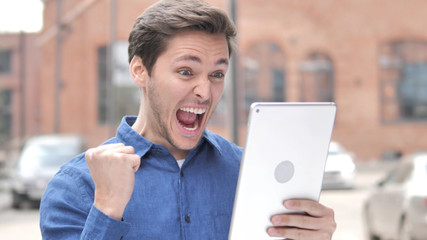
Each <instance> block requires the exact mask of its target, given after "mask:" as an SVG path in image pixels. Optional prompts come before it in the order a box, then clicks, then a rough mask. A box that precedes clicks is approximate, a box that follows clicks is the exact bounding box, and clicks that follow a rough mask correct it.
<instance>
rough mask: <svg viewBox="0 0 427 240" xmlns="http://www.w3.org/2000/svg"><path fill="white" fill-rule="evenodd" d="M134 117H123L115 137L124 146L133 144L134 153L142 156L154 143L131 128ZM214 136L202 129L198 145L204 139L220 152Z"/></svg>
mask: <svg viewBox="0 0 427 240" xmlns="http://www.w3.org/2000/svg"><path fill="white" fill-rule="evenodd" d="M136 118H137V117H136V116H125V117H123V118H122V121H121V123H120V125H119V127H118V129H117V135H116V137H117V139H118V140H119V142H122V143H123V144H125V145H126V146H133V147H134V148H135V154H137V155H139V156H140V157H142V156H144V155H145V154H146V153H147V152H148V151H149V150H150V148H151V147H152V146H153V145H154V144H153V143H152V142H150V141H149V140H147V139H146V138H145V137H143V136H141V135H140V134H139V133H137V132H136V131H135V130H133V128H132V125H133V124H134V123H135V121H136ZM215 136H216V135H215V134H214V133H212V132H210V131H208V130H204V132H203V136H202V139H201V140H200V143H199V144H198V145H200V144H201V143H202V142H203V141H206V142H207V143H208V144H209V145H211V146H212V147H213V148H214V149H216V150H217V151H218V152H219V153H220V154H221V148H220V147H219V143H218V139H217V138H216V137H215Z"/></svg>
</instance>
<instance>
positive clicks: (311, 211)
mask: <svg viewBox="0 0 427 240" xmlns="http://www.w3.org/2000/svg"><path fill="white" fill-rule="evenodd" d="M283 205H284V206H285V208H287V209H289V210H299V211H303V212H306V213H307V214H308V215H310V216H313V217H325V216H332V217H333V214H334V212H333V210H332V209H330V208H328V207H325V206H323V205H322V204H320V203H318V202H316V201H313V200H308V199H291V200H286V201H285V202H284V204H283Z"/></svg>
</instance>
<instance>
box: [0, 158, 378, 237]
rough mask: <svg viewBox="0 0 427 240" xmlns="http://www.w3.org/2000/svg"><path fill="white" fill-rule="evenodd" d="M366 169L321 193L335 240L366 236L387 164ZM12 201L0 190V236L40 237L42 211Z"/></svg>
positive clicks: (321, 200)
mask: <svg viewBox="0 0 427 240" xmlns="http://www.w3.org/2000/svg"><path fill="white" fill-rule="evenodd" d="M364 168H366V169H369V166H368V167H364ZM366 169H364V170H362V171H360V172H358V174H357V175H356V188H355V189H350V190H325V191H323V192H322V194H321V197H320V202H321V203H322V204H324V205H326V206H328V207H331V208H333V209H334V210H335V220H336V222H337V225H338V226H337V230H336V232H335V234H334V237H333V240H366V239H365V236H364V224H363V220H362V211H361V209H362V206H363V202H364V199H365V198H366V196H367V194H368V193H369V190H370V188H372V186H373V184H374V183H375V182H376V181H378V180H379V179H380V178H381V177H382V176H383V170H384V168H378V167H375V169H383V170H375V171H372V170H368V171H367V170H366ZM10 201H11V198H10V196H9V195H8V194H7V193H6V192H5V191H1V190H0V239H13V240H40V239H41V235H40V230H39V211H38V210H36V209H22V210H14V209H11V208H10V207H9V206H10ZM2 205H3V206H2Z"/></svg>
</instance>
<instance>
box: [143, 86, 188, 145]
mask: <svg viewBox="0 0 427 240" xmlns="http://www.w3.org/2000/svg"><path fill="white" fill-rule="evenodd" d="M152 81H153V80H152V79H150V80H149V83H148V87H147V88H148V91H147V96H148V102H149V105H150V108H151V112H152V114H153V117H154V120H155V123H154V127H155V129H156V130H155V132H156V133H158V134H159V135H160V137H161V138H163V139H165V140H166V141H167V142H168V143H169V144H170V145H171V146H172V147H174V148H176V149H178V150H185V151H187V150H191V149H183V148H181V147H179V145H178V144H177V143H176V142H175V141H174V139H173V138H172V136H171V135H172V134H171V133H170V131H169V130H168V128H167V126H168V125H167V123H166V122H165V121H164V119H162V117H161V116H162V111H165V106H163V105H162V104H161V103H160V102H159V101H158V99H160V95H159V93H158V91H157V88H156V87H155V84H154V83H153V82H152ZM164 116H165V117H167V116H168V114H167V113H165V114H164Z"/></svg>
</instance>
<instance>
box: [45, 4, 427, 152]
mask: <svg viewBox="0 0 427 240" xmlns="http://www.w3.org/2000/svg"><path fill="white" fill-rule="evenodd" d="M154 2H155V1H149V0H144V1H142V0H138V1H137V0H128V1H111V0H84V1H79V0H47V1H45V12H44V27H43V30H42V32H41V33H40V34H39V36H38V40H37V46H38V48H39V49H40V51H41V56H42V58H41V59H42V64H41V65H40V75H39V76H40V77H39V78H40V86H41V88H40V100H39V101H40V115H39V117H40V119H39V121H40V122H39V126H40V132H41V133H53V132H60V133H71V132H72V133H79V134H82V135H84V136H86V140H87V143H88V145H89V146H96V145H98V144H100V143H101V142H102V141H103V140H105V139H107V138H108V137H110V136H112V135H113V134H114V131H115V130H114V129H115V126H117V124H118V123H119V121H120V116H122V115H125V114H128V115H136V114H137V110H138V108H137V107H138V102H139V97H140V96H139V95H138V94H139V93H138V89H137V88H136V87H134V86H132V83H131V81H130V80H129V76H128V75H126V72H127V66H126V60H123V59H125V58H126V40H127V37H128V33H129V31H130V29H131V27H132V25H133V23H134V20H135V19H136V17H137V16H138V15H139V14H140V13H141V12H142V11H143V10H144V9H145V8H146V7H148V6H149V5H151V4H152V3H154ZM209 2H211V3H213V4H215V5H217V6H219V7H221V8H223V9H227V7H228V1H226V0H211V1H209ZM236 3H237V12H236V16H237V24H238V33H239V36H238V42H239V49H238V67H237V78H236V81H237V85H238V88H237V89H239V91H238V95H237V97H238V103H239V104H238V106H239V108H238V110H237V111H238V116H239V125H240V128H239V129H240V137H239V145H244V137H245V126H246V120H247V113H248V108H249V106H250V103H252V102H254V101H306V102H307V101H316V102H317V101H334V102H336V103H337V106H338V113H337V118H336V124H335V130H334V134H333V140H336V141H338V142H340V143H341V144H342V145H343V146H344V147H346V148H347V149H348V150H350V151H352V152H354V153H355V155H356V156H357V157H358V159H360V160H371V159H379V158H381V156H382V155H384V154H385V153H389V152H401V153H403V154H405V153H410V152H413V151H417V150H421V149H427V28H425V27H424V22H426V21H427V15H426V14H425V13H424V11H423V10H424V9H427V2H426V1H423V0H411V1H405V0H392V1H390V0H379V1H369V0H322V1H287V0H286V1H283V0H269V1H261V0H245V1H243V0H236ZM112 5H113V6H112ZM58 12H59V13H60V14H59V15H57V13H58ZM409 15H410V17H407V16H409ZM227 84H228V83H227ZM226 98H227V96H226V97H225V99H224V101H223V102H221V103H220V105H219V106H218V109H217V112H216V115H215V116H213V119H212V121H211V122H210V125H209V128H210V129H211V130H213V131H215V132H218V133H220V134H222V135H224V136H225V137H226V138H230V135H229V133H228V130H227V127H226V126H227V117H228V115H229V114H227V104H226V100H227V99H226Z"/></svg>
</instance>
